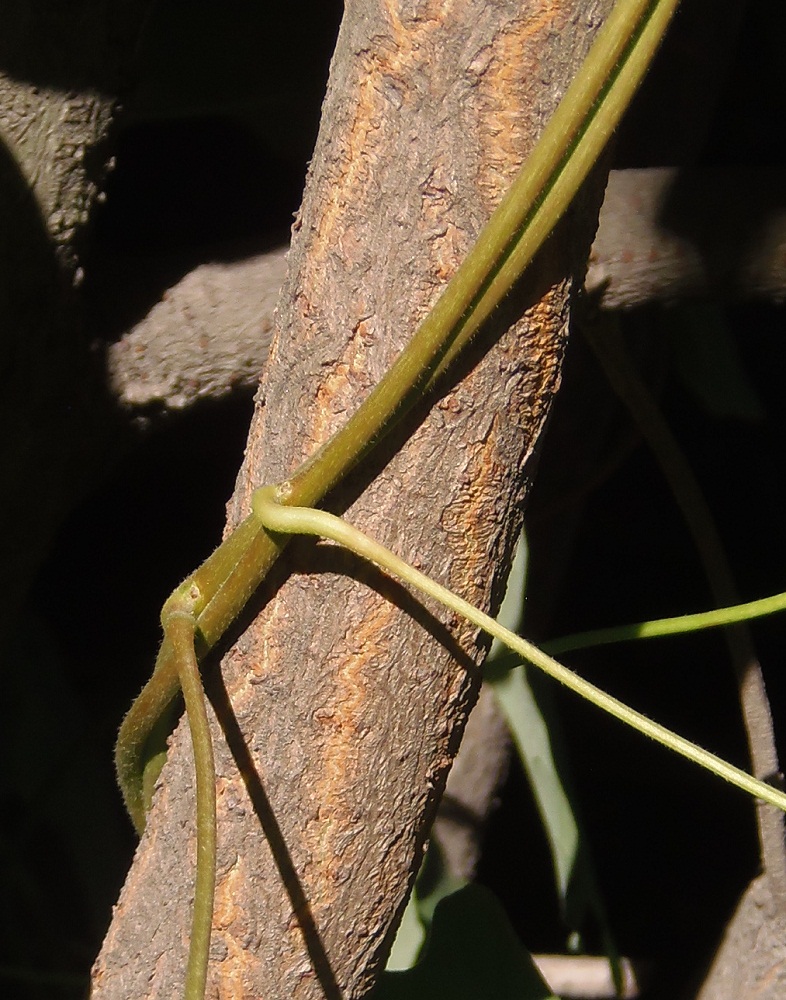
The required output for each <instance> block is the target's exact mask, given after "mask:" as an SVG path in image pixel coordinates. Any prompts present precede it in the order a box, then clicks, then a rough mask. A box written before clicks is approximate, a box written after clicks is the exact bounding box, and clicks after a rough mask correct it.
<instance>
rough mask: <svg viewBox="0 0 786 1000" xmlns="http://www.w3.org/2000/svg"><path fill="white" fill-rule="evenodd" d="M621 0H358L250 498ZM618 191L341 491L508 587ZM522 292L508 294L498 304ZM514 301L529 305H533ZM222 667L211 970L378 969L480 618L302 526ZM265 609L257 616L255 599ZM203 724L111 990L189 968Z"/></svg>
mask: <svg viewBox="0 0 786 1000" xmlns="http://www.w3.org/2000/svg"><path fill="white" fill-rule="evenodd" d="M610 6H611V5H610V3H609V2H607V0H597V2H594V3H587V0H563V2H557V3H555V2H553V0H550V2H546V0H532V2H528V3H521V0H505V2H500V3H496V4H488V3H486V2H485V0H455V2H453V3H451V4H444V3H410V2H407V3H399V2H395V3H390V2H388V3H382V4H381V3H379V2H378V0H362V2H361V0H355V2H352V3H349V4H348V5H347V11H346V15H345V20H344V23H343V26H342V29H341V32H340V36H339V41H338V47H337V51H336V55H335V58H334V61H333V66H332V71H331V79H330V85H329V90H328V95H327V99H326V103H325V108H324V116H323V127H322V130H321V133H320V137H319V140H318V144H317V148H316V151H315V155H314V160H313V164H312V169H311V174H310V177H309V181H308V186H307V191H306V197H305V201H304V205H303V209H302V212H301V215H300V217H299V220H298V222H297V225H296V232H295V236H294V240H293V247H292V251H291V255H290V262H289V272H288V278H287V281H286V283H285V287H284V293H283V295H282V299H281V305H280V309H279V315H278V322H277V332H276V335H275V338H274V342H273V346H272V352H271V358H270V361H269V364H268V368H267V371H266V374H265V377H264V380H263V384H262V387H261V389H260V395H259V399H258V407H257V411H256V414H255V418H254V421H253V424H252V427H251V432H250V437H249V443H248V450H247V455H246V460H245V463H244V465H243V468H242V469H241V472H240V476H239V479H238V485H237V489H236V493H235V496H234V498H233V500H232V503H231V504H230V510H229V522H230V525H231V524H234V523H237V521H238V520H239V519H240V518H241V517H242V516H243V515H244V514H245V513H246V512H247V510H248V506H249V498H250V493H251V490H252V489H253V488H254V487H255V486H257V485H259V484H260V483H263V482H272V481H276V480H280V479H282V478H284V477H286V476H287V475H288V474H289V473H290V472H291V471H292V470H293V469H294V468H295V467H296V466H297V465H298V463H299V462H300V461H301V460H302V459H303V458H305V457H306V456H308V455H310V454H311V453H312V452H313V451H314V450H315V448H316V447H317V446H318V445H319V444H320V443H321V442H322V441H324V440H325V439H326V438H327V436H328V435H329V434H330V433H331V432H332V431H333V430H334V429H335V428H336V427H337V426H339V425H340V424H341V423H342V421H343V420H344V419H345V416H346V414H347V413H348V412H349V411H351V410H352V409H353V408H354V407H355V405H356V403H357V401H358V400H359V399H360V398H362V396H363V395H364V394H365V393H366V392H368V390H369V389H370V388H371V386H373V384H374V383H375V382H376V381H377V380H378V379H379V377H380V376H381V374H382V372H383V371H384V369H385V368H386V366H387V365H388V364H389V362H390V360H391V359H392V358H393V357H394V356H395V353H396V352H397V350H398V349H399V348H400V347H401V345H402V344H403V343H404V342H405V341H406V339H407V337H408V336H409V334H410V333H411V331H412V329H413V327H414V326H415V324H416V322H417V320H418V319H419V318H420V317H422V316H423V315H424V313H425V312H426V310H427V309H428V307H429V305H430V304H431V303H432V302H433V301H434V299H435V297H436V296H437V294H438V293H439V290H440V288H441V287H442V286H443V285H444V282H445V280H446V279H447V278H448V277H449V276H450V275H451V274H452V273H453V271H454V270H455V268H456V266H457V264H458V262H459V261H460V259H461V257H462V255H463V254H464V252H465V251H466V249H467V248H468V246H469V245H470V244H471V242H472V240H473V238H474V237H475V236H476V234H477V232H478V231H479V229H480V227H481V225H482V223H483V222H484V221H485V219H486V218H487V217H488V214H489V212H490V211H491V209H492V208H493V206H494V205H495V204H496V202H497V200H498V199H499V197H500V195H501V193H502V191H503V189H504V188H505V186H506V184H507V183H508V181H509V180H510V178H511V177H512V175H513V173H514V171H515V170H516V168H517V166H518V164H519V163H520V162H521V160H522V158H523V157H524V156H525V155H526V153H527V151H528V150H529V149H530V148H531V146H532V144H533V141H534V139H535V138H536V136H537V134H538V132H539V130H540V128H541V127H542V125H543V123H544V122H545V120H546V119H547V117H548V115H549V114H550V113H551V111H552V110H553V109H554V107H555V106H556V103H557V101H558V99H559V96H560V95H561V93H562V92H563V91H564V89H565V87H566V86H567V83H568V82H569V80H570V78H571V77H572V75H573V74H574V72H575V71H576V69H577V67H578V65H579V64H580V61H581V59H582V57H583V55H584V54H585V53H586V51H587V49H588V46H589V44H590V42H591V40H592V37H593V35H594V32H595V30H596V29H597V27H598V25H599V24H600V20H601V17H602V15H604V14H605V13H607V11H608V9H609V7H610ZM597 201H598V198H597V197H594V198H589V197H588V198H587V199H585V203H584V207H583V208H582V209H581V210H577V211H574V212H573V213H571V215H570V216H569V217H568V219H566V221H565V224H564V225H563V226H561V227H560V230H559V232H558V234H557V235H556V237H555V238H553V239H552V240H551V241H550V243H549V245H548V247H547V248H546V251H545V252H544V253H543V254H542V255H541V257H540V259H539V261H538V264H537V265H536V267H535V268H534V270H533V273H532V276H531V277H530V278H529V279H528V281H527V283H526V286H524V287H522V288H521V289H520V290H519V293H518V294H517V295H515V296H513V297H512V300H511V302H510V303H509V304H508V307H507V308H506V309H505V310H501V311H500V316H499V317H498V322H497V330H496V331H489V334H488V337H487V338H486V340H485V343H484V345H483V346H484V347H488V346H489V344H490V343H491V342H493V341H494V340H496V343H494V346H493V347H492V348H491V350H490V351H489V353H488V354H487V355H486V356H485V357H482V356H481V353H482V352H481V350H480V346H479V349H478V351H477V352H476V356H475V358H474V361H473V362H472V363H469V362H467V363H465V364H464V365H463V366H462V368H463V370H462V372H461V374H462V375H464V376H465V377H464V378H463V379H461V380H459V379H458V376H456V377H454V378H453V379H452V380H451V381H450V382H448V383H446V384H445V385H444V386H443V387H442V391H441V394H440V396H439V398H438V399H436V402H435V401H434V400H432V402H435V405H434V406H433V407H432V408H431V409H429V410H427V409H426V408H423V409H422V410H421V411H420V412H419V413H417V414H416V415H415V416H414V417H413V418H412V419H411V420H409V421H407V422H406V425H405V426H403V427H402V428H401V431H400V433H397V434H396V435H395V440H392V441H390V442H389V443H387V444H386V445H385V446H384V449H383V453H381V454H380V455H378V456H376V458H375V460H374V462H373V464H371V465H369V466H368V467H364V469H363V470H361V471H360V472H358V474H357V475H356V476H355V477H354V479H353V481H352V482H351V483H350V484H348V485H347V487H346V488H344V489H342V490H341V492H340V495H338V496H334V497H333V498H332V502H331V506H332V507H333V508H334V509H338V510H343V509H345V508H349V509H348V517H349V518H350V520H351V521H352V522H353V523H355V524H357V525H358V526H359V527H361V528H362V529H364V530H367V531H368V532H370V533H371V534H373V535H374V536H376V537H377V538H379V539H380V540H382V541H383V542H385V543H386V544H388V545H390V546H391V547H392V548H394V549H395V550H396V551H398V552H399V553H400V554H401V555H403V556H404V558H406V559H409V560H410V561H412V562H414V563H415V564H417V565H419V566H421V567H422V568H423V569H425V570H427V571H428V572H429V573H430V574H432V575H433V576H435V577H436V578H438V579H440V580H442V581H445V582H447V583H448V584H449V585H450V586H451V587H453V588H454V589H456V590H458V591H460V592H461V593H462V594H463V595H465V596H466V597H468V598H469V599H470V600H472V601H474V602H475V603H477V604H479V605H480V606H482V607H485V608H495V607H496V605H497V603H498V600H499V596H500V593H499V591H500V584H501V581H502V580H503V579H504V576H505V572H506V567H507V565H508V561H509V557H510V552H511V548H512V544H513V541H514V539H515V537H516V534H517V531H518V528H519V526H520V521H521V506H522V503H523V501H524V498H525V495H526V491H527V479H528V476H529V475H530V474H531V470H530V469H529V468H528V466H527V461H528V460H529V459H530V458H531V457H532V455H533V452H534V449H535V446H536V442H537V439H538V435H539V433H540V431H541V429H542V427H543V424H544V421H545V420H546V417H547V414H548V409H549V404H550V400H551V398H552V396H553V394H554V393H555V391H556V389H557V386H558V383H559V370H560V362H561V356H562V351H563V347H564V342H565V337H566V330H567V323H568V306H569V298H570V293H571V288H572V286H573V278H574V276H575V275H576V273H577V272H578V271H580V269H581V268H582V267H583V261H584V258H585V257H586V253H587V249H588V247H589V243H590V238H591V234H592V227H593V225H594V221H593V218H594V214H595V213H596V210H597ZM502 313H506V315H502ZM522 314H523V318H521V319H519V320H518V321H517V322H515V323H513V325H512V326H510V328H509V329H507V330H505V326H507V324H508V323H509V322H510V320H511V319H512V318H516V317H519V316H522ZM263 597H264V601H262V600H259V601H257V605H256V607H255V608H254V610H255V611H257V610H259V608H260V606H261V605H262V607H261V610H259V614H258V615H257V617H256V618H255V620H254V621H253V622H251V623H250V624H249V625H248V628H247V630H246V631H245V632H244V633H243V634H242V635H241V636H240V637H239V638H238V639H237V641H236V643H235V645H234V646H233V647H232V648H231V649H230V651H229V652H228V653H227V655H226V656H225V658H224V661H223V664H222V669H221V673H220V675H218V674H216V675H214V676H213V679H212V682H211V686H212V691H211V695H212V700H213V704H214V706H215V708H216V713H217V716H218V719H219V720H220V722H219V723H218V724H215V725H214V735H215V740H216V749H217V768H218V793H219V873H218V885H217V899H216V911H215V921H214V936H213V948H212V961H211V982H212V985H211V990H212V994H211V995H216V996H222V997H223V996H233V997H240V996H248V997H252V996H257V997H258V996H264V997H269V998H273V997H279V996H280V997H287V998H289V997H298V998H305V997H317V996H333V997H338V996H343V997H356V996H362V995H364V994H365V993H366V992H367V991H368V989H369V987H370V985H371V984H372V982H373V979H374V976H375V974H376V972H377V971H378V969H379V967H380V963H381V962H382V961H383V960H384V958H385V955H386V952H387V949H388V947H389V945H390V940H391V933H392V930H393V929H394V927H395V923H396V918H397V916H398V914H399V913H400V912H401V908H402V907H403V905H404V902H405V899H406V894H407V891H408V888H409V886H410V884H411V880H412V878H413V876H414V873H415V871H416V870H417V867H418V862H419V859H420V857H421V853H422V849H423V845H424V842H425V839H426V837H427V835H428V829H429V822H430V819H431V817H432V815H433V812H434V809H435V806H436V803H437V801H438V798H439V795H440V793H441V790H442V788H443V786H444V783H445V779H446V776H447V772H448V770H449V768H450V764H451V761H452V759H453V756H454V754H455V752H456V749H457V746H458V743H459V740H460V737H461V733H462V730H463V727H464V723H465V721H466V718H467V714H468V712H469V710H470V708H471V706H472V704H473V702H474V699H475V697H476V694H477V688H478V681H479V674H478V669H477V668H478V664H479V662H480V661H481V659H482V656H483V653H484V650H485V646H486V644H485V642H484V641H483V640H482V639H480V638H479V637H478V635H477V634H476V632H475V631H474V630H473V629H471V628H468V627H466V626H465V625H464V624H463V623H461V622H458V621H448V622H447V623H446V624H443V621H444V617H445V616H443V615H442V614H441V613H440V611H439V610H438V609H436V608H433V607H424V606H422V605H420V604H419V603H418V602H417V601H415V600H414V599H412V598H411V597H409V596H408V595H407V594H405V593H404V592H403V591H402V590H401V589H399V588H397V587H396V586H394V585H393V584H391V583H390V582H389V581H387V580H385V579H384V578H382V577H381V576H380V575H379V574H377V573H375V572H373V571H372V570H370V569H369V568H368V567H365V566H362V565H359V564H358V563H357V562H356V561H354V560H352V559H349V558H346V557H344V556H343V555H341V554H339V553H338V552H337V551H336V550H335V549H334V548H331V547H315V546H314V545H312V544H295V545H293V546H292V547H291V548H290V550H289V551H288V557H287V560H286V570H285V569H284V568H283V567H282V568H280V569H279V571H278V572H277V573H276V574H275V579H274V580H273V581H271V583H270V585H269V586H268V587H267V588H266V589H265V593H264V595H263ZM247 624H248V623H247ZM193 810H194V802H193V794H192V773H191V756H190V750H189V738H188V734H187V731H186V729H185V727H184V726H183V725H181V726H180V727H179V728H178V731H177V732H176V734H175V736H174V738H173V740H172V746H171V752H170V757H169V762H168V764H167V766H166V768H165V770H164V772H163V775H162V782H161V786H160V788H159V791H158V795H157V798H156V801H155V804H154V808H153V811H152V814H151V817H150V822H149V824H148V831H147V833H146V834H145V837H144V838H143V841H142V843H141V845H140V849H139V851H138V854H137V857H136V860H135V863H134V866H133V868H132V871H131V873H130V876H129V879H128V881H127V884H126V887H125V889H124V892H123V894H122V897H121V900H120V903H119V906H118V908H117V910H116V913H115V917H114V920H113V923H112V926H111V928H110V931H109V933H108V936H107V938H106V941H105V944H104V948H103V951H102V954H101V955H100V957H99V959H98V961H97V963H96V966H95V970H94V981H93V997H94V998H95V1000H99V998H100V1000H109V998H115V997H117V998H121V997H122V998H123V1000H129V998H135V997H143V996H144V997H156V996H166V997H172V996H177V995H178V993H179V991H180V989H181V987H182V980H183V968H184V958H185V948H186V942H187V933H188V922H189V919H190V901H191V891H192V876H193V871H192V858H193V831H194V825H193Z"/></svg>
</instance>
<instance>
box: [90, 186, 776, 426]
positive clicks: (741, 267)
mask: <svg viewBox="0 0 786 1000" xmlns="http://www.w3.org/2000/svg"><path fill="white" fill-rule="evenodd" d="M784 180H785V179H784V178H783V176H782V174H780V173H778V172H776V171H761V170H759V171H753V170H750V171H746V170H743V169H735V170H728V171H722V172H719V171H691V172H690V173H688V174H687V175H685V176H683V175H681V174H680V172H679V171H678V170H677V169H676V168H672V167H653V168H649V169H642V170H612V171H611V173H610V174H609V182H608V184H607V186H606V194H605V198H604V201H603V207H602V209H601V213H600V221H599V224H598V232H597V235H596V237H595V241H594V243H593V245H592V251H591V253H590V260H589V267H588V269H587V276H586V282H585V283H586V288H587V291H588V292H590V293H592V295H593V296H595V298H596V300H597V304H598V306H599V308H601V309H604V310H613V309H630V308H635V307H636V306H642V305H647V304H652V303H654V302H662V303H667V304H668V303H674V302H679V301H684V300H685V299H686V298H695V297H701V296H711V297H712V298H716V299H721V300H722V301H728V300H737V299H750V298H755V299H766V300H770V301H774V302H779V301H782V299H783V298H784V296H786V213H785V212H784V208H783V199H782V195H781V192H782V191H783V190H784V187H785V185H784ZM285 253H286V248H284V247H282V248H280V249H279V250H278V251H274V252H273V253H267V254H261V255H259V256H257V257H250V258H247V259H245V260H242V261H238V262H235V263H231V264H223V263H221V264H202V265H201V266H200V267H198V268H196V269H195V270H194V271H192V272H190V273H189V274H187V275H186V276H185V277H184V278H183V279H182V281H180V282H178V283H177V285H175V286H174V287H173V288H171V289H170V290H169V291H168V292H167V294H166V295H165V297H164V299H163V300H162V301H161V302H160V303H158V304H157V305H156V306H154V307H153V309H151V311H150V312H149V313H148V315H147V316H146V317H145V318H144V319H143V320H142V321H141V322H140V323H138V324H137V325H136V326H135V327H134V328H133V329H132V330H130V331H129V332H128V333H126V334H125V335H124V336H123V337H122V338H121V339H120V340H119V341H118V342H117V343H116V344H112V345H111V346H110V348H109V351H108V357H107V364H108V373H109V379H110V383H111V386H112V389H113V391H114V392H115V393H116V394H117V397H118V399H119V400H120V402H121V403H122V404H123V405H124V406H127V407H131V408H137V407H151V406H157V407H161V408H164V409H182V408H183V407H186V406H190V405H191V404H192V403H194V402H196V401H198V400H199V399H202V398H204V397H206V396H210V397H211V398H219V397H221V396H223V395H225V394H226V393H228V392H230V391H232V390H233V389H236V388H241V387H245V388H250V387H252V386H254V385H256V383H257V379H258V376H259V372H261V370H262V367H263V365H264V363H265V360H266V358H267V352H268V349H269V346H270V334H271V331H272V324H273V310H274V308H275V302H276V299H277V296H278V291H279V288H280V285H281V282H282V281H283V277H284V254H285Z"/></svg>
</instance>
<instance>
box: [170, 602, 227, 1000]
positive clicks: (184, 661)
mask: <svg viewBox="0 0 786 1000" xmlns="http://www.w3.org/2000/svg"><path fill="white" fill-rule="evenodd" d="M198 598H199V591H198V590H197V589H196V587H192V588H191V589H190V590H189V592H188V593H187V594H186V595H184V596H178V597H177V598H174V599H170V600H169V601H167V602H166V604H165V605H164V608H163V610H162V612H161V623H162V625H163V627H164V634H165V636H166V637H167V639H168V640H169V641H170V642H171V644H172V651H173V653H174V657H175V661H176V663H177V665H178V678H179V680H180V686H181V688H182V690H183V698H184V700H185V703H186V711H187V712H188V725H189V729H190V731H191V744H192V746H193V749H194V774H195V777H196V877H195V879H194V909H193V913H192V915H191V941H190V944H189V949H188V964H187V966H186V974H185V990H184V994H183V996H184V1000H203V998H204V995H205V985H206V983H207V968H208V955H209V951H210V933H211V929H212V925H213V900H214V897H215V885H216V769H215V762H214V759H213V741H212V739H211V737H210V723H209V721H208V718H207V706H206V699H205V692H204V689H203V688H202V678H201V677H200V674H199V664H198V663H197V658H196V652H195V649H194V633H195V630H196V618H195V616H194V610H193V609H194V604H195V602H196V600H197V599H198Z"/></svg>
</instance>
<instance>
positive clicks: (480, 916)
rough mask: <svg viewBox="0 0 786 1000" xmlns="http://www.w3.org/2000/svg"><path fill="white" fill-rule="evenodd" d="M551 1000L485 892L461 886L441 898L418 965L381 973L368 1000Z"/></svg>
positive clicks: (504, 918)
mask: <svg viewBox="0 0 786 1000" xmlns="http://www.w3.org/2000/svg"><path fill="white" fill-rule="evenodd" d="M446 996H449V997H450V1000H555V998H554V994H553V993H552V992H551V991H550V990H549V988H548V986H546V984H545V983H544V982H543V980H542V978H541V976H540V973H539V972H538V970H537V969H536V968H535V965H534V963H533V961H532V958H531V956H530V954H529V952H527V951H526V949H525V948H524V947H523V946H522V944H521V942H520V941H519V939H518V937H517V936H516V932H515V931H514V930H513V928H512V927H511V925H510V922H509V920H508V918H507V915H506V913H505V911H504V909H503V908H502V904H501V903H500V902H499V900H498V899H497V898H496V897H495V896H494V894H493V893H492V892H490V891H489V890H488V889H486V888H484V887H482V886H478V885H467V886H465V887H464V888H463V889H459V890H458V891H457V892H454V893H453V894H452V895H450V896H446V897H445V898H444V899H442V900H441V901H440V902H439V903H438V904H437V907H436V909H435V911H434V920H433V922H432V925H431V930H430V932H429V938H428V941H427V943H426V949H425V953H424V955H423V958H422V959H421V961H420V962H418V964H417V965H416V966H415V967H414V968H413V969H409V970H407V971H406V972H385V973H383V975H382V978H381V979H380V981H379V983H378V985H377V987H376V989H375V990H374V992H373V994H372V997H373V1000H443V998H444V997H446Z"/></svg>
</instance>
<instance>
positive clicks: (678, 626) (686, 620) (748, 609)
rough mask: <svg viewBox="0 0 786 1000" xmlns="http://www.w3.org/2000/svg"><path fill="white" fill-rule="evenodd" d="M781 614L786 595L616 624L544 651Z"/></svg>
mask: <svg viewBox="0 0 786 1000" xmlns="http://www.w3.org/2000/svg"><path fill="white" fill-rule="evenodd" d="M778 611H786V592H784V593H782V594H773V595H772V596H771V597H761V598H759V600H757V601H747V602H746V603H744V604H734V605H732V606H730V607H728V608H715V609H713V610H712V611H699V612H697V613H695V614H692V615H677V616H676V617H675V618H654V619H652V621H647V622H637V623H635V624H632V625H614V626H611V627H610V628H596V629H590V630H589V631H587V632H574V633H573V634H572V635H565V636H561V637H560V638H559V639H552V640H550V641H549V642H544V643H543V649H544V650H545V651H546V652H547V653H549V654H550V655H552V656H559V655H560V654H561V653H566V652H568V651H569V650H570V651H572V650H574V649H587V648H588V647H590V646H608V645H610V644H611V643H615V642H629V641H631V640H632V639H657V638H661V637H662V636H667V635H683V634H684V633H685V632H699V631H701V630H702V629H707V628H722V627H724V626H726V625H734V624H736V623H737V622H749V621H751V620H753V619H754V618H764V617H765V615H774V614H775V613H776V612H778Z"/></svg>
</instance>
